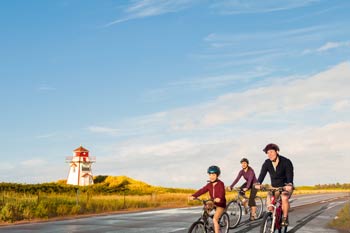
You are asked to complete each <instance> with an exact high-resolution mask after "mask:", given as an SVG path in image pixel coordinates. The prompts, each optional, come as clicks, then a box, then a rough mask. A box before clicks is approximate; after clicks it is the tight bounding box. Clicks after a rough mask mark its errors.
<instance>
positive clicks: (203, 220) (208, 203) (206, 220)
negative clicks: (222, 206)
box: [189, 198, 229, 233]
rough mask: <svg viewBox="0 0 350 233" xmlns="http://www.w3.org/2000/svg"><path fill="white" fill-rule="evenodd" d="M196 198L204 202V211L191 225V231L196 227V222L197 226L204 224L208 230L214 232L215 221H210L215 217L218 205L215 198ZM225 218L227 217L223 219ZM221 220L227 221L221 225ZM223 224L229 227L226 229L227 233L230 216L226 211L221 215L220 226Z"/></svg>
mask: <svg viewBox="0 0 350 233" xmlns="http://www.w3.org/2000/svg"><path fill="white" fill-rule="evenodd" d="M196 200H199V201H201V202H202V203H203V211H202V214H201V216H200V217H199V219H198V220H197V221H196V222H194V223H193V224H192V225H191V227H190V230H189V232H192V230H193V229H195V228H196V227H195V226H196V224H197V226H198V225H199V226H200V225H202V226H203V227H204V229H205V231H206V232H214V223H213V221H210V219H213V216H214V213H215V212H214V211H215V209H216V206H215V205H214V202H213V200H210V199H209V200H201V199H198V198H196ZM223 219H225V220H223ZM221 220H223V221H225V223H224V225H221V224H222V223H221ZM223 226H226V227H227V229H225V231H224V232H225V233H227V232H228V230H229V216H228V215H227V213H225V212H224V213H223V215H222V216H221V217H220V227H223ZM195 232H197V231H195Z"/></svg>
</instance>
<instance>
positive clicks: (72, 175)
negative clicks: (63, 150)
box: [66, 146, 96, 186]
mask: <svg viewBox="0 0 350 233" xmlns="http://www.w3.org/2000/svg"><path fill="white" fill-rule="evenodd" d="M66 162H67V163H69V174H68V178H67V184H73V185H80V186H86V185H90V184H93V183H94V180H93V176H92V170H91V165H92V163H94V162H96V157H91V156H89V151H88V150H87V149H85V148H84V147H82V146H80V147H78V148H77V149H75V150H74V151H73V156H68V157H66Z"/></svg>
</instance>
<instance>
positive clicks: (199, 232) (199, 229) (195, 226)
mask: <svg viewBox="0 0 350 233" xmlns="http://www.w3.org/2000/svg"><path fill="white" fill-rule="evenodd" d="M206 232H207V230H206V229H205V226H204V223H203V222H200V221H197V222H194V223H192V225H191V227H190V229H189V230H188V233H206Z"/></svg>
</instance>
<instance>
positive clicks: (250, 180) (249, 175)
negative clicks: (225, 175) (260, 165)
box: [230, 167, 258, 189]
mask: <svg viewBox="0 0 350 233" xmlns="http://www.w3.org/2000/svg"><path fill="white" fill-rule="evenodd" d="M242 176H243V178H244V179H245V180H246V186H245V187H246V188H248V189H250V188H251V187H252V186H253V184H254V183H257V181H258V180H257V179H256V176H255V172H254V169H253V168H251V167H248V170H247V171H246V172H245V171H244V169H242V170H240V171H239V173H238V175H237V177H236V179H235V180H234V181H233V183H232V184H231V185H230V187H231V188H233V187H234V186H235V185H236V184H237V183H238V181H239V180H240V179H241V177H242Z"/></svg>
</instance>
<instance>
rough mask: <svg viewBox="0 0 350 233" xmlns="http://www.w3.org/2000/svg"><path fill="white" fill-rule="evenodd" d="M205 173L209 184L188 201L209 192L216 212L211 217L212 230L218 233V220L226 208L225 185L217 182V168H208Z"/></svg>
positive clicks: (218, 173)
mask: <svg viewBox="0 0 350 233" xmlns="http://www.w3.org/2000/svg"><path fill="white" fill-rule="evenodd" d="M207 173H208V175H209V181H208V182H209V183H208V184H207V185H205V186H204V187H203V188H201V189H199V190H198V191H197V192H196V193H194V194H193V195H192V196H190V199H191V200H193V199H194V198H197V197H199V196H200V195H202V194H204V193H206V192H209V195H210V198H211V199H213V200H214V203H215V206H216V211H215V214H214V217H213V223H214V230H215V233H219V232H220V225H219V219H220V217H221V215H222V214H223V213H224V210H225V208H226V198H225V185H224V182H222V181H221V180H219V176H220V173H221V171H220V168H219V167H218V166H215V165H213V166H210V167H209V168H208V170H207Z"/></svg>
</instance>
